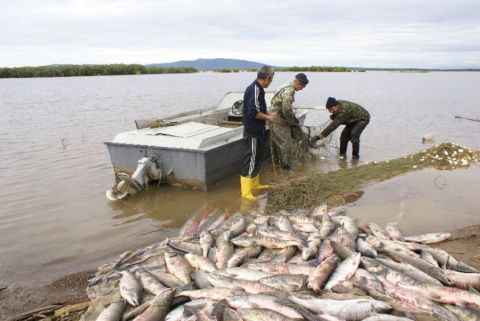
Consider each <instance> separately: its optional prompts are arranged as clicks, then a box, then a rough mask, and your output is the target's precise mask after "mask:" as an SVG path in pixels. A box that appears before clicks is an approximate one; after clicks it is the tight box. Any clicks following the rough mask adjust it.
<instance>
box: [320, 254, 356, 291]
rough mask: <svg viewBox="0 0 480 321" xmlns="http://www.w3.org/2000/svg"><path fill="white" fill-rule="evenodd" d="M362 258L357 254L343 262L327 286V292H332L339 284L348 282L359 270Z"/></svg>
mask: <svg viewBox="0 0 480 321" xmlns="http://www.w3.org/2000/svg"><path fill="white" fill-rule="evenodd" d="M360 257H361V254H360V253H355V254H352V255H351V256H350V257H348V258H346V259H345V260H343V261H342V263H340V264H339V265H338V267H337V268H336V269H335V271H334V272H333V274H332V276H331V277H330V279H329V280H328V282H327V283H326V284H325V287H324V288H325V290H331V289H332V287H334V286H335V285H336V284H337V283H339V282H341V281H344V280H348V279H349V278H350V277H351V276H352V275H353V274H354V273H355V271H356V270H357V268H358V265H359V264H360Z"/></svg>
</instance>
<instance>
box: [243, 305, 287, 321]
mask: <svg viewBox="0 0 480 321" xmlns="http://www.w3.org/2000/svg"><path fill="white" fill-rule="evenodd" d="M237 311H238V313H239V314H240V316H241V317H242V319H243V320H244V321H295V319H292V318H289V317H287V316H285V315H283V314H281V313H279V312H276V311H273V310H270V309H263V308H255V309H238V310H237Z"/></svg>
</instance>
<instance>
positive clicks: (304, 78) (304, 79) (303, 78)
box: [295, 72, 308, 85]
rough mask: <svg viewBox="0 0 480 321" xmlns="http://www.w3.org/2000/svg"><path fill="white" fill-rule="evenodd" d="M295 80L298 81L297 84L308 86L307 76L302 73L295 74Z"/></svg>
mask: <svg viewBox="0 0 480 321" xmlns="http://www.w3.org/2000/svg"><path fill="white" fill-rule="evenodd" d="M295 79H296V80H298V81H299V82H301V83H302V84H304V85H306V84H308V79H307V75H305V74H304V73H303V72H301V73H299V74H296V75H295Z"/></svg>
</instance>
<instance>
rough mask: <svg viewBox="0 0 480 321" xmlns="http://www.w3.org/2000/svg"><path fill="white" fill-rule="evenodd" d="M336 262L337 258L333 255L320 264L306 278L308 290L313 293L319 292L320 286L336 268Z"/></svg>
mask: <svg viewBox="0 0 480 321" xmlns="http://www.w3.org/2000/svg"><path fill="white" fill-rule="evenodd" d="M338 261H339V258H338V256H336V255H335V254H333V255H331V256H330V257H328V258H326V259H325V260H324V261H323V262H322V263H320V264H319V265H318V266H317V267H316V268H315V270H314V271H313V273H312V274H310V275H309V276H308V288H309V289H312V290H313V291H315V292H320V290H321V288H322V286H323V285H324V284H325V282H326V281H327V280H328V278H329V277H330V275H331V274H332V273H333V271H334V270H335V268H336V267H337V264H338Z"/></svg>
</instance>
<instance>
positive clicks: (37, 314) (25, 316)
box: [7, 303, 63, 321]
mask: <svg viewBox="0 0 480 321" xmlns="http://www.w3.org/2000/svg"><path fill="white" fill-rule="evenodd" d="M62 305H63V304H62V303H54V304H50V305H48V306H46V307H43V308H36V309H33V310H30V311H27V312H24V313H22V314H19V315H16V316H14V317H12V318H9V319H7V321H22V320H39V319H42V318H45V317H46V316H47V315H52V314H53V313H54V312H55V310H56V309H58V308H61V307H62Z"/></svg>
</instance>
